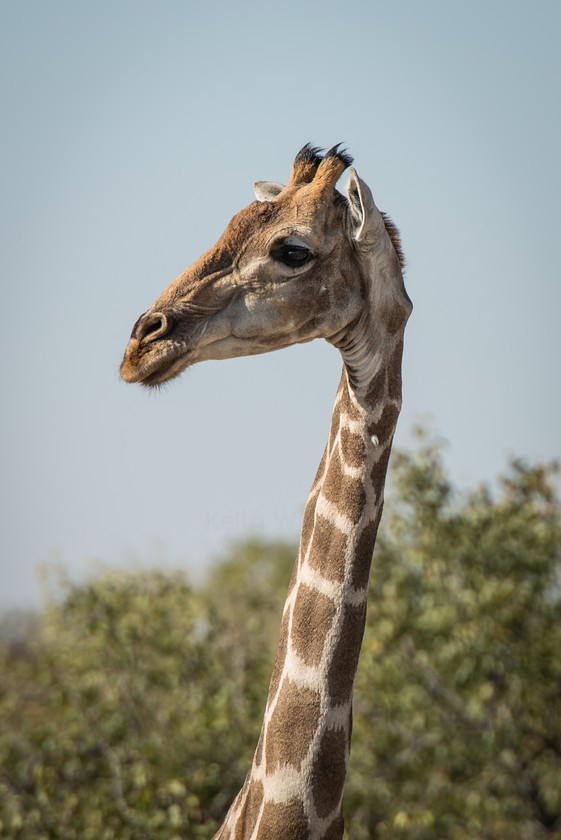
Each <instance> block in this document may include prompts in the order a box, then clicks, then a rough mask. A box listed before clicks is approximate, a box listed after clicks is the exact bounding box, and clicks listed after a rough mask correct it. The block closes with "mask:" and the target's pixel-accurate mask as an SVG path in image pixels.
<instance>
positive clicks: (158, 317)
mask: <svg viewBox="0 0 561 840" xmlns="http://www.w3.org/2000/svg"><path fill="white" fill-rule="evenodd" d="M172 328H173V318H172V317H171V316H170V315H166V313H165V312H145V313H144V314H143V315H141V316H140V318H139V319H138V321H137V322H136V324H135V325H134V327H133V328H132V333H131V338H135V339H136V340H137V341H138V342H139V344H140V343H142V344H148V342H150V341H156V340H157V339H160V338H164V337H165V336H166V335H168V333H170V332H171V330H172Z"/></svg>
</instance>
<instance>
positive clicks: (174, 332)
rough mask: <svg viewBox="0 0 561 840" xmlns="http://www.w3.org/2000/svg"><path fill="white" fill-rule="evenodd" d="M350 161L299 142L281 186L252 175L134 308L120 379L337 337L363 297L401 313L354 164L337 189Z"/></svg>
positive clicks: (385, 248)
mask: <svg viewBox="0 0 561 840" xmlns="http://www.w3.org/2000/svg"><path fill="white" fill-rule="evenodd" d="M351 162H352V159H351V158H350V157H349V156H348V155H347V154H346V153H345V152H341V151H338V147H334V148H333V149H330V151H328V152H327V153H326V154H325V155H324V156H323V157H322V156H321V155H320V154H319V150H317V149H315V148H312V147H311V146H309V145H306V146H305V147H304V148H303V149H302V150H301V151H300V152H299V153H298V155H297V156H296V159H295V161H294V165H293V169H292V174H291V176H290V180H289V182H288V184H287V185H286V186H283V185H282V184H276V183H272V182H264V181H259V182H257V183H256V184H255V193H256V196H257V201H255V202H253V203H252V204H250V205H249V206H248V207H246V208H245V209H244V210H242V211H241V212H240V213H238V214H237V215H236V216H234V218H233V219H232V220H231V222H230V223H229V225H228V227H227V228H226V230H225V232H224V233H223V235H222V236H221V237H220V239H219V240H218V242H217V243H216V245H215V246H214V247H213V248H211V249H210V250H209V251H207V252H206V253H205V254H203V256H202V257H200V259H198V260H197V261H196V262H195V263H194V264H193V265H192V266H191V267H190V268H188V269H187V270H186V271H185V272H184V273H183V274H181V275H180V276H179V277H177V278H176V280H174V281H173V282H172V283H171V284H170V285H169V286H168V288H167V289H166V290H165V291H164V292H163V293H162V295H161V296H160V297H159V298H158V300H157V301H156V302H155V303H154V305H153V306H152V307H151V308H150V309H149V310H148V311H147V312H145V313H144V314H143V315H141V316H140V318H139V319H138V321H137V322H136V324H135V325H134V328H133V331H132V334H131V337H130V340H129V343H128V345H127V348H126V351H125V356H124V359H123V362H122V364H121V376H122V377H123V379H125V380H126V381H127V382H141V383H142V384H144V385H160V384H161V383H163V382H166V381H168V380H170V379H173V378H174V377H175V376H177V375H178V374H179V373H181V372H182V371H183V370H185V368H187V367H188V366H190V365H192V364H194V363H196V362H199V361H203V360H206V359H224V358H230V357H235V356H246V355H253V354H257V353H265V352H267V351H270V350H277V349H280V348H282V347H287V346H289V345H291V344H295V343H298V342H306V341H311V340H312V339H314V338H320V337H321V338H325V339H327V340H328V341H331V342H332V343H334V344H336V345H337V346H340V345H344V343H345V340H346V335H347V333H348V331H349V330H350V329H352V328H353V327H354V326H355V325H356V324H357V322H358V321H360V319H361V316H362V315H363V313H364V311H365V309H367V308H368V307H367V306H366V302H367V301H369V300H372V299H380V298H381V299H383V305H382V309H383V310H384V311H386V314H387V313H388V312H390V311H391V312H393V313H394V317H395V310H396V307H397V308H398V309H402V310H403V318H404V319H406V317H407V315H408V314H409V311H408V299H407V297H406V295H405V291H404V289H403V286H402V285H401V287H400V288H398V287H396V288H394V287H393V286H392V285H391V284H389V283H388V282H387V278H386V282H385V287H384V279H385V278H384V276H383V275H384V274H385V272H383V271H382V272H380V271H378V272H376V270H375V264H376V262H377V261H378V262H379V258H380V256H381V255H383V256H384V259H390V260H392V261H393V262H394V263H395V262H398V261H399V262H401V252H400V248H399V239H398V235H397V232H396V231H395V229H394V228H393V226H392V225H391V223H389V222H388V220H387V219H386V218H385V217H384V216H383V214H381V213H380V212H379V211H378V209H377V208H376V206H375V204H374V201H373V199H372V194H371V192H370V190H369V188H368V187H367V186H366V184H365V183H364V182H363V181H361V179H360V178H359V177H358V175H357V174H356V172H355V170H354V169H351V170H350V179H349V184H348V187H347V196H346V198H345V197H344V196H343V195H341V194H340V193H339V192H337V191H336V189H335V184H336V183H337V180H338V179H339V177H340V175H341V174H342V172H343V171H344V170H345V169H346V168H347V167H348V166H350V164H351ZM377 274H378V275H380V276H379V277H378V281H379V282H378V288H376V282H375V276H376V275H377Z"/></svg>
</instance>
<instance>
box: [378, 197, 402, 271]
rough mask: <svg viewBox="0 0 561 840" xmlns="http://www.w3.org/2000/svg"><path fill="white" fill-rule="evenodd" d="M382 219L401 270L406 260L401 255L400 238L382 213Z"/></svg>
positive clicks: (389, 220) (385, 214)
mask: <svg viewBox="0 0 561 840" xmlns="http://www.w3.org/2000/svg"><path fill="white" fill-rule="evenodd" d="M382 219H383V220H384V226H385V228H386V231H387V234H388V236H389V237H390V239H391V243H392V245H393V247H394V250H395V252H396V254H397V258H398V260H399V265H400V267H401V268H405V265H406V260H405V254H404V253H403V248H402V245H401V236H400V235H399V231H398V229H397V228H396V226H395V225H394V223H393V222H392V220H391V219H390V217H389V216H388V214H387V213H384V212H383V211H382Z"/></svg>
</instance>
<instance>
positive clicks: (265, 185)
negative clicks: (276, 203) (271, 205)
mask: <svg viewBox="0 0 561 840" xmlns="http://www.w3.org/2000/svg"><path fill="white" fill-rule="evenodd" d="M253 190H254V192H255V197H256V198H257V200H258V201H272V200H273V198H276V197H277V195H278V194H279V193H281V192H282V191H283V190H284V184H277V183H276V181H256V182H255V183H254V185H253Z"/></svg>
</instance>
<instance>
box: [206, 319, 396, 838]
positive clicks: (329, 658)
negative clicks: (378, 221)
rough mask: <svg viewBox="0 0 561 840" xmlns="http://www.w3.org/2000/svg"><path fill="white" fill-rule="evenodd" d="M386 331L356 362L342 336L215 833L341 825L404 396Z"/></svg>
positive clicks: (327, 833)
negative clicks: (244, 743) (325, 415)
mask: <svg viewBox="0 0 561 840" xmlns="http://www.w3.org/2000/svg"><path fill="white" fill-rule="evenodd" d="M391 338H392V340H388V341H384V342H383V347H384V348H385V349H384V351H383V352H382V354H381V355H380V354H378V358H377V360H376V361H375V362H371V361H368V363H364V362H363V358H366V355H365V354H363V351H362V349H361V347H362V342H361V340H358V342H357V341H356V340H355V339H349V337H348V336H347V339H346V343H345V346H344V347H343V346H341V347H340V349H341V352H342V354H343V359H344V360H345V362H346V364H345V365H344V367H343V374H342V377H341V382H340V385H339V389H338V391H337V397H336V400H335V407H334V410H333V416H332V420H331V428H330V433H329V439H328V442H327V446H326V449H325V452H324V455H323V458H322V460H321V463H320V466H319V468H318V472H317V475H316V478H315V481H314V484H313V486H312V490H311V492H310V496H309V498H308V501H307V503H306V508H305V512H304V521H303V525H302V534H301V540H300V548H299V553H298V559H297V561H296V564H295V567H294V571H293V573H292V578H291V582H290V586H289V591H288V596H287V599H286V603H285V606H284V612H283V620H282V627H281V636H280V642H279V648H278V651H277V658H276V663H275V667H274V671H273V676H272V679H271V685H270V689H269V696H268V700H267V708H266V712H265V718H264V721H263V728H262V731H261V737H260V740H259V744H258V746H257V750H256V753H255V756H254V759H253V764H252V767H251V770H250V772H249V774H248V776H247V779H246V782H245V784H244V787H243V788H242V790H241V791H240V793H239V795H238V797H237V799H236V800H235V802H234V804H233V805H232V807H231V809H230V811H229V812H228V815H227V817H226V820H225V822H224V824H223V826H222V828H221V830H220V831H219V832H218V833H217V835H216V838H215V840H234V838H236V840H238V838H239V840H242V838H243V840H250V839H251V840H265V838H275V840H340V838H342V836H343V818H342V813H341V806H342V798H343V788H344V783H345V777H346V772H347V763H348V757H349V748H350V736H351V726H352V694H353V686H354V680H355V675H356V669H357V664H358V657H359V653H360V647H361V643H362V637H363V633H364V625H365V619H366V598H367V587H368V576H369V572H370V565H371V560H372V552H373V549H374V543H375V539H376V532H377V529H378V524H379V521H380V517H381V514H382V505H383V489H384V482H385V475H386V468H387V464H388V459H389V455H390V449H391V443H392V439H393V434H394V431H395V425H396V422H397V417H398V414H399V410H400V407H401V355H402V339H401V336H400V335H394V336H392V337H391ZM356 346H358V347H359V350H358V352H354V350H355V347H356ZM357 359H358V360H359V362H358V363H357V364H355V365H354V366H352V367H351V365H350V363H349V362H350V361H351V360H352V361H356V360H357ZM365 371H367V375H368V379H367V380H366V379H365V378H364V372H365Z"/></svg>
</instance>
